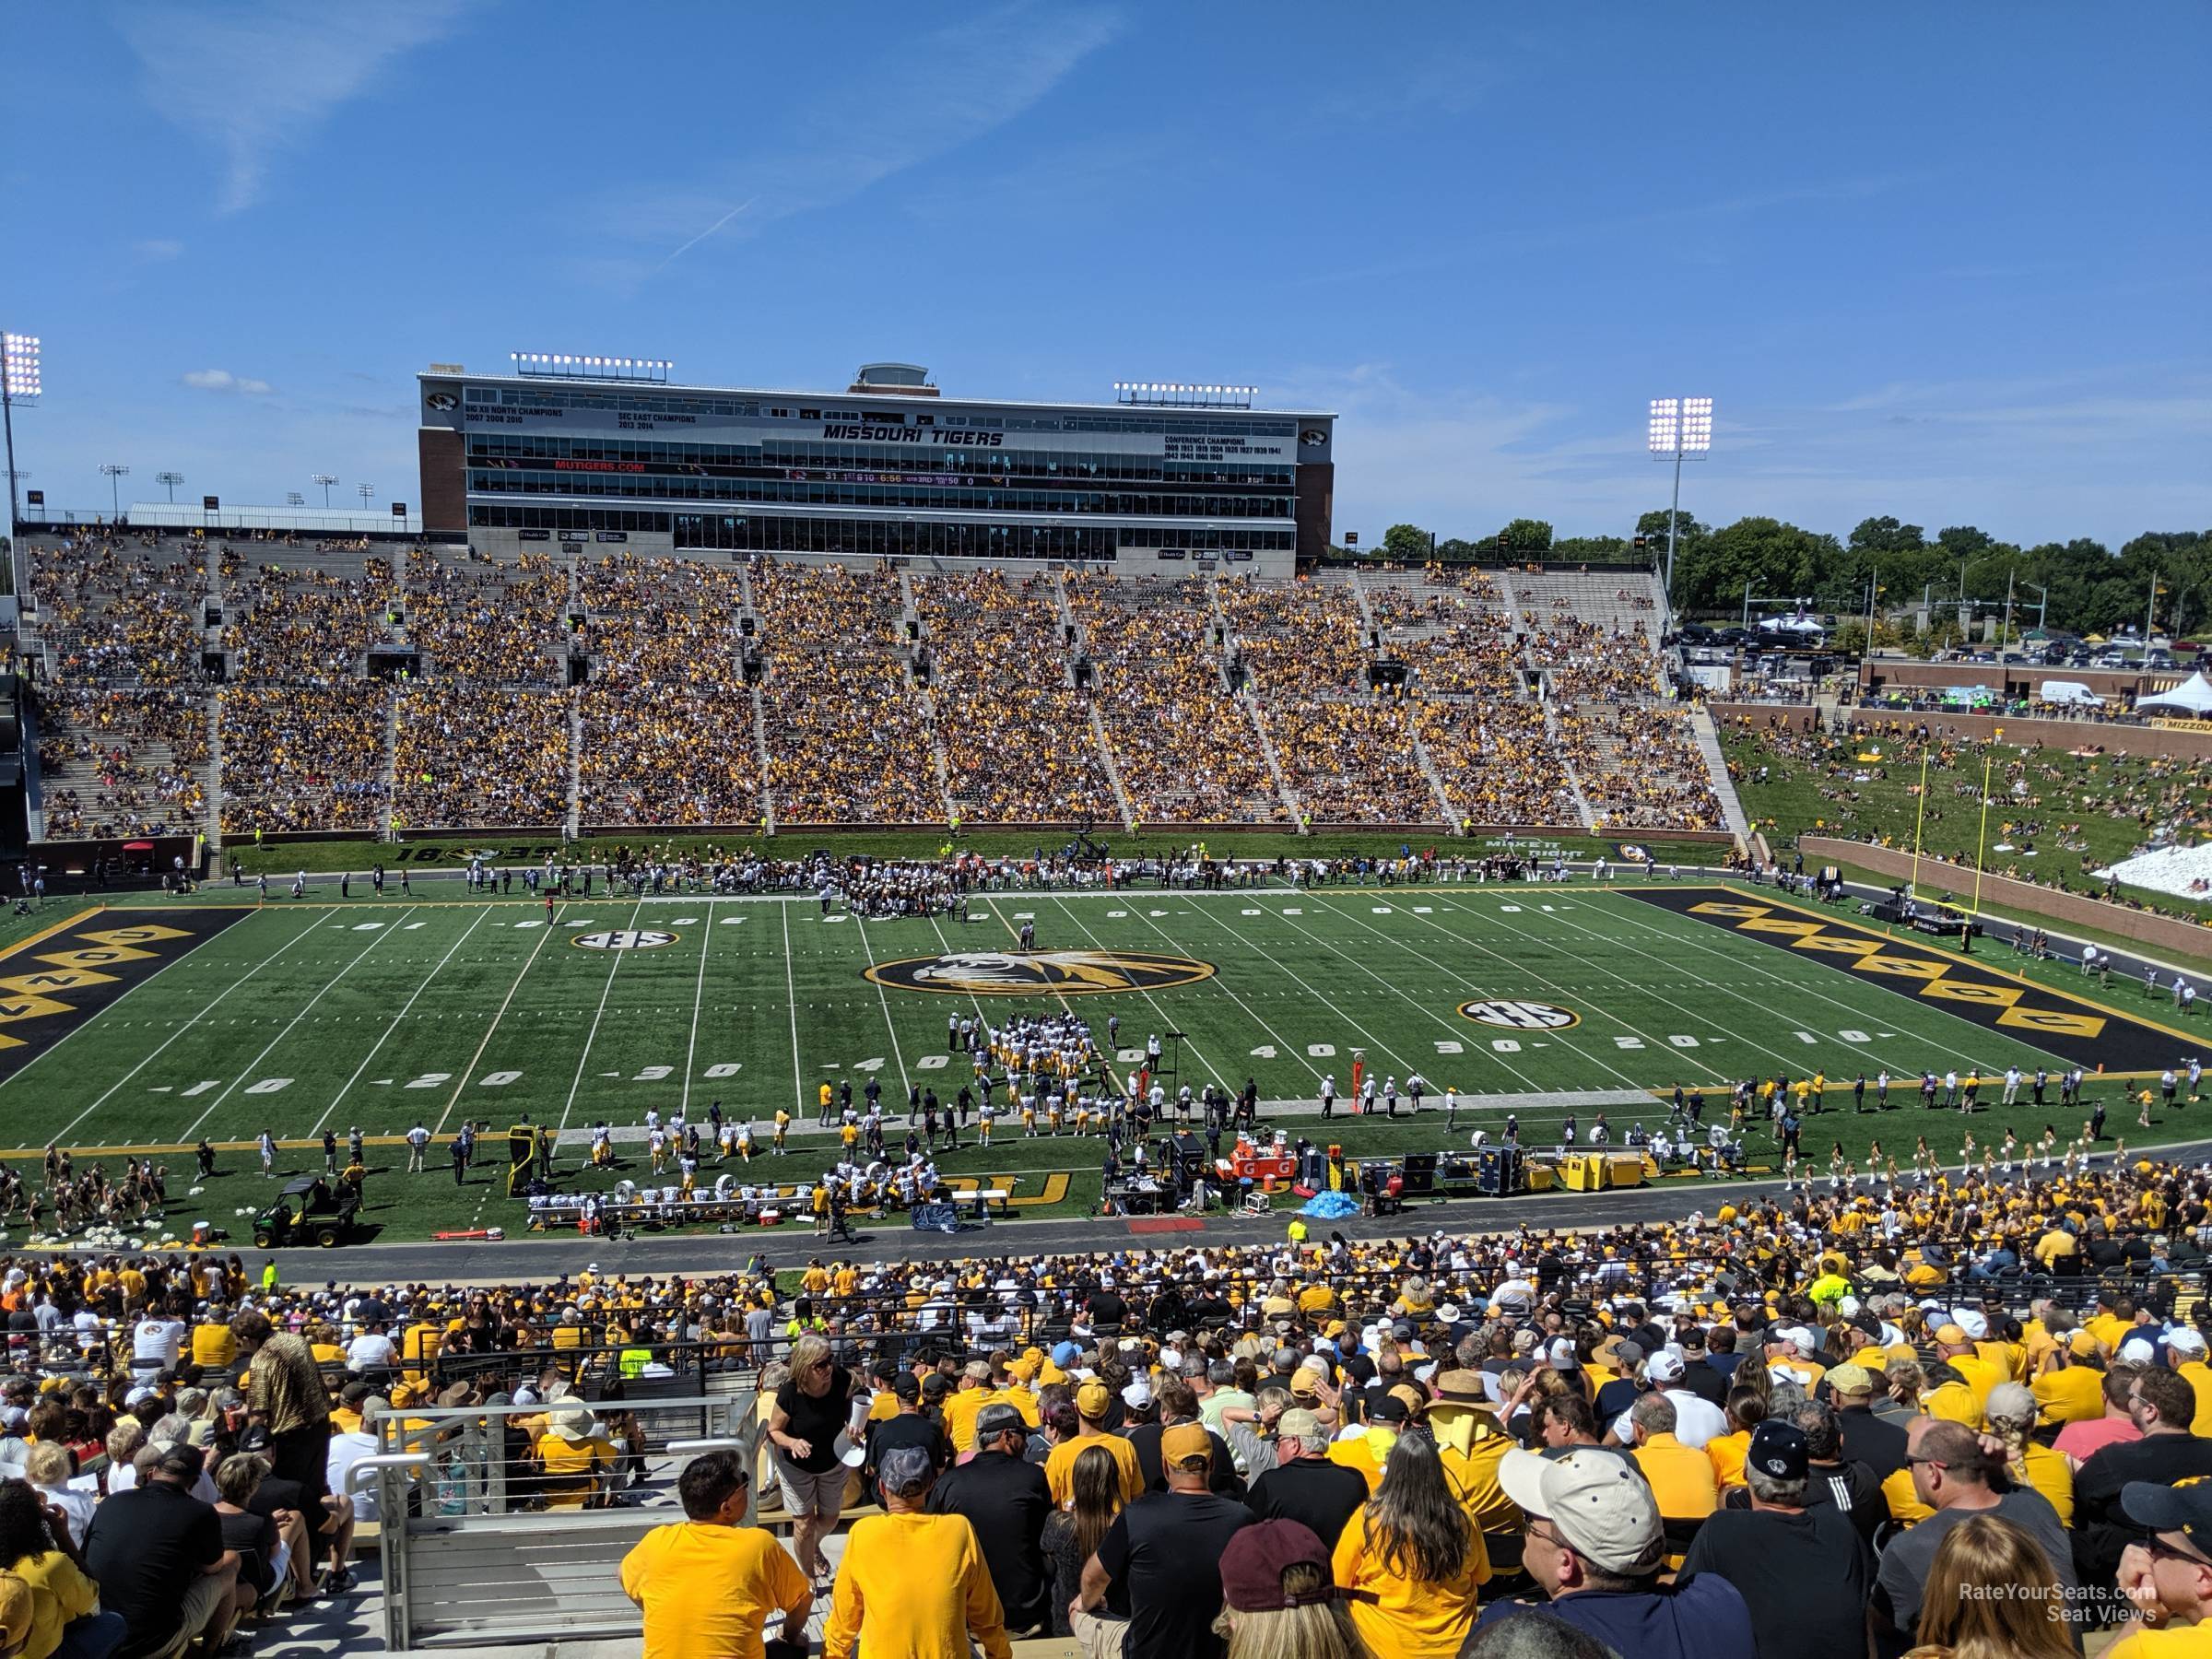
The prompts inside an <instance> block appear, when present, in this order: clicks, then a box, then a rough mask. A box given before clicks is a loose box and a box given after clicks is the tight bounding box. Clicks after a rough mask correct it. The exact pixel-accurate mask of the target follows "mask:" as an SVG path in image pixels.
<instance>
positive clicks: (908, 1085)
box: [783, 906, 914, 1100]
mask: <svg viewBox="0 0 2212 1659" xmlns="http://www.w3.org/2000/svg"><path fill="white" fill-rule="evenodd" d="M847 910H848V913H849V914H850V915H851V916H852V918H853V923H854V924H855V925H856V926H858V927H859V929H860V948H861V953H862V954H863V955H864V956H865V957H866V958H867V959H869V960H870V961H871V962H872V961H874V960H875V959H876V952H875V950H874V949H873V948H872V947H870V946H869V944H868V924H866V923H865V922H863V921H862V920H861V919H860V912H858V911H856V910H852V909H851V908H850V906H848V907H847ZM783 913H784V914H785V915H786V916H788V915H790V913H791V912H789V911H786V912H783ZM786 925H787V926H788V925H789V924H788V923H787V924H786ZM876 1000H877V1003H878V1004H879V1005H881V1006H882V1008H883V1029H884V1030H887V1031H888V1032H890V1034H891V1058H892V1059H894V1060H896V1061H898V1062H899V1087H900V1088H903V1089H905V1090H906V1098H907V1099H908V1100H912V1099H913V1098H914V1081H913V1079H912V1077H908V1076H907V1075H906V1051H905V1050H904V1049H902V1048H901V1047H900V1046H899V1028H898V1027H897V1026H896V1025H894V1024H892V1023H891V999H890V997H889V996H888V994H886V993H885V991H884V988H883V982H882V981H880V980H878V981H877V982H876Z"/></svg>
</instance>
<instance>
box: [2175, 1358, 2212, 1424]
mask: <svg viewBox="0 0 2212 1659" xmlns="http://www.w3.org/2000/svg"><path fill="white" fill-rule="evenodd" d="M2174 1369H2175V1370H2176V1371H2180V1372H2181V1373H2182V1375H2183V1376H2184V1377H2186V1378H2188V1379H2189V1386H2190V1387H2191V1388H2192V1389H2194V1390H2195V1392H2196V1415H2195V1416H2194V1417H2193V1418H2190V1419H2189V1432H2190V1433H2192V1434H2197V1435H2206V1434H2212V1365H2206V1363H2205V1362H2204V1361H2203V1360H2202V1359H2188V1360H2184V1361H2183V1363H2182V1364H2180V1365H2178V1366H2176V1367H2175V1368H2174Z"/></svg>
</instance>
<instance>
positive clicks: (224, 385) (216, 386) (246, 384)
mask: <svg viewBox="0 0 2212 1659" xmlns="http://www.w3.org/2000/svg"><path fill="white" fill-rule="evenodd" d="M184 383H185V384H186V385H188V386H190V387H191V388H193V390H194V391H195V392H236V393H239V394H241V395H244V396H247V397H263V396H266V395H267V394H269V393H271V392H274V391H276V390H277V388H276V387H274V386H272V385H270V384H269V382H267V381H265V380H248V379H246V378H245V377H243V376H241V375H236V374H233V373H231V372H230V371H229V370H228V369H194V370H193V371H191V372H190V373H188V374H186V375H185V376H184Z"/></svg>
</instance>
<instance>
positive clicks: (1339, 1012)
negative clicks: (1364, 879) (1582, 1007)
mask: <svg viewBox="0 0 2212 1659" xmlns="http://www.w3.org/2000/svg"><path fill="white" fill-rule="evenodd" d="M1200 913H1201V914H1203V913H1204V912H1200ZM1222 931H1224V932H1225V933H1228V934H1229V935H1230V937H1231V938H1233V939H1236V940H1237V941H1238V942H1239V943H1240V944H1241V945H1243V946H1245V947H1247V948H1249V949H1252V950H1256V951H1258V952H1259V953H1260V955H1262V956H1264V957H1266V958H1267V960H1268V961H1269V962H1270V963H1272V964H1273V965H1274V967H1275V968H1276V970H1277V971H1278V972H1280V973H1282V974H1284V975H1285V976H1286V977H1288V979H1290V980H1291V981H1293V982H1295V983H1296V984H1297V985H1298V987H1299V988H1300V990H1302V991H1303V992H1305V994H1307V995H1308V996H1311V997H1312V998H1313V999H1314V1000H1315V1001H1316V1002H1318V1003H1320V1004H1321V1005H1322V1006H1324V1007H1325V1008H1327V1009H1328V1010H1329V1012H1330V1013H1332V1014H1334V1015H1335V1017H1336V1018H1339V1019H1341V1020H1343V1021H1344V1023H1345V1024H1346V1026H1347V1027H1348V1028H1349V1029H1350V1030H1355V1031H1357V1032H1359V1035H1360V1036H1361V1037H1363V1038H1365V1039H1366V1041H1367V1046H1368V1047H1369V1048H1371V1049H1372V1050H1374V1051H1375V1052H1376V1053H1379V1054H1385V1055H1388V1056H1389V1057H1390V1058H1391V1059H1393V1060H1395V1061H1397V1062H1398V1063H1399V1064H1401V1065H1405V1067H1406V1071H1407V1072H1409V1073H1418V1072H1419V1071H1420V1067H1419V1066H1418V1065H1413V1064H1411V1063H1410V1062H1408V1061H1407V1060H1406V1056H1405V1055H1404V1054H1401V1053H1398V1051H1397V1050H1395V1049H1394V1048H1392V1047H1390V1046H1389V1044H1387V1043H1385V1042H1383V1041H1382V1040H1381V1039H1379V1038H1377V1037H1376V1036H1375V1034H1374V1033H1373V1032H1371V1031H1370V1030H1368V1029H1367V1028H1366V1027H1365V1026H1363V1025H1361V1024H1360V1023H1359V1021H1358V1020H1356V1019H1354V1018H1352V1017H1351V1015H1350V1014H1348V1013H1347V1012H1346V1011H1345V1010H1344V1009H1343V1008H1342V1007H1340V1006H1338V1005H1337V1004H1336V1003H1335V1001H1333V1000H1332V999H1330V998H1329V997H1327V996H1325V995H1324V994H1322V993H1321V992H1319V991H1317V990H1315V989H1314V988H1313V987H1312V985H1310V984H1308V983H1307V982H1305V980H1304V979H1303V978H1302V977H1301V976H1300V974H1298V973H1297V972H1296V971H1294V970H1292V969H1291V968H1290V967H1289V966H1288V965H1287V964H1286V963H1284V962H1282V961H1280V960H1277V958H1275V957H1274V956H1273V955H1271V954H1270V953H1269V952H1268V951H1267V949H1266V948H1265V947H1264V946H1262V945H1260V944H1259V943H1258V942H1256V941H1255V940H1253V939H1251V938H1249V937H1246V936H1245V935H1242V934H1239V933H1237V932H1235V931H1234V930H1233V929H1230V928H1229V927H1228V926H1227V925H1226V924H1224V926H1223V929H1222ZM1303 931H1304V930H1303V929H1302V928H1301V929H1300V932H1303ZM1278 1041H1280V1040H1279V1039H1278ZM1439 1057H1440V1058H1441V1057H1442V1056H1439ZM1491 1057H1492V1058H1493V1059H1497V1058H1498V1056H1496V1055H1492V1056H1491ZM1499 1064H1500V1065H1503V1066H1504V1067H1505V1069H1506V1070H1508V1071H1510V1072H1512V1074H1513V1076H1515V1077H1519V1078H1520V1079H1521V1080H1522V1081H1523V1082H1524V1083H1526V1084H1527V1085H1528V1086H1529V1087H1530V1088H1535V1078H1533V1077H1529V1076H1528V1075H1527V1074H1526V1073H1525V1072H1523V1071H1522V1070H1520V1069H1519V1068H1518V1067H1517V1066H1515V1065H1513V1064H1512V1061H1510V1060H1502V1059H1500V1060H1499ZM1306 1069H1307V1070H1308V1071H1310V1072H1312V1073H1313V1078H1314V1081H1315V1082H1319V1081H1320V1080H1321V1077H1322V1076H1323V1074H1322V1073H1321V1072H1319V1071H1315V1070H1314V1068H1313V1066H1312V1064H1311V1062H1310V1061H1309V1063H1308V1065H1307V1066H1306ZM1329 1075H1331V1076H1334V1073H1332V1074H1329Z"/></svg>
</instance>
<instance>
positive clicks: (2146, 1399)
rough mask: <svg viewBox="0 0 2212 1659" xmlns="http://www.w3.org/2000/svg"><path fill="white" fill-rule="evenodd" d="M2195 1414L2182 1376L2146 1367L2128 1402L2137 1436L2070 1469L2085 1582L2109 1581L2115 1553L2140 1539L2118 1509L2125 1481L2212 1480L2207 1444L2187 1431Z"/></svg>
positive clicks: (2077, 1560) (2078, 1560) (2077, 1553)
mask: <svg viewBox="0 0 2212 1659" xmlns="http://www.w3.org/2000/svg"><path fill="white" fill-rule="evenodd" d="M2195 1411H2196V1391H2195V1390H2194V1389H2193V1388H2191V1387H2190V1386H2189V1379H2188V1378H2186V1377H2184V1376H2183V1375H2182V1374H2181V1373H2180V1372H2179V1371H2168V1370H2167V1369H2166V1368H2165V1367H2164V1366H2162V1365H2160V1366H2151V1367H2148V1368H2147V1369H2146V1370H2145V1371H2142V1373H2141V1374H2140V1375H2138V1376H2137V1377H2136V1379H2135V1382H2134V1383H2133V1384H2132V1386H2131V1387H2130V1388H2129V1391H2128V1402H2127V1414H2128V1417H2129V1418H2131V1419H2132V1420H2133V1421H2134V1423H2135V1425H2136V1428H2138V1429H2140V1430H2142V1431H2143V1438H2142V1439H2141V1440H2133V1441H2114V1442H2113V1443H2112V1444H2111V1445H2109V1446H2105V1447H2102V1448H2100V1450H2098V1451H2096V1452H2093V1453H2090V1454H2089V1456H2088V1459H2087V1460H2086V1461H2085V1462H2084V1463H2083V1464H2082V1465H2081V1467H2080V1468H2078V1469H2077V1470H2076V1471H2075V1472H2074V1564H2075V1571H2076V1572H2077V1575H2078V1576H2079V1578H2080V1580H2081V1582H2082V1583H2084V1584H2104V1585H2109V1584H2112V1583H2113V1582H2114V1578H2115V1575H2116V1574H2117V1573H2118V1571H2119V1569H2120V1554H2121V1551H2122V1550H2124V1549H2125V1548H2126V1547H2127V1546H2128V1545H2129V1544H2130V1543H2131V1542H2133V1541H2134V1540H2135V1539H2136V1538H2137V1537H2139V1536H2140V1535H2141V1533H2142V1528H2141V1527H2139V1526H2137V1525H2136V1524H2133V1523H2131V1522H2130V1521H2129V1520H2128V1519H2127V1518H2126V1516H2125V1515H2124V1514H2123V1513H2122V1512H2121V1510H2120V1493H2121V1490H2122V1488H2124V1487H2126V1486H2127V1484H2128V1483H2129V1482H2130V1481H2136V1480H2151V1481H2156V1482H2158V1483H2159V1485H2161V1486H2171V1485H2172V1484H2173V1483H2174V1482H2175V1481H2177V1480H2182V1479H2186V1478H2190V1477H2200V1478H2201V1477H2205V1476H2207V1475H2212V1440H2199V1439H2197V1438H2196V1437H2195V1436H2194V1435H2192V1434H2191V1433H2190V1432H2189V1424H2190V1421H2191V1419H2192V1418H2194V1415H2195Z"/></svg>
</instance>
